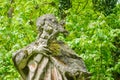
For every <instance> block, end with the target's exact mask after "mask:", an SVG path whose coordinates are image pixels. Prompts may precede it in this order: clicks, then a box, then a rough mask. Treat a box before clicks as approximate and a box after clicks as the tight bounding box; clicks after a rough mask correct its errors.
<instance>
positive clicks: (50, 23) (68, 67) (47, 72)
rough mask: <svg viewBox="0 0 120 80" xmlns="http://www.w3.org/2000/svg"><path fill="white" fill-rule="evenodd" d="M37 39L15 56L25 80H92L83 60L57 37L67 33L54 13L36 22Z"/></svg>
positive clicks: (14, 60)
mask: <svg viewBox="0 0 120 80" xmlns="http://www.w3.org/2000/svg"><path fill="white" fill-rule="evenodd" d="M36 25H37V28H38V31H39V34H38V37H37V40H36V41H35V42H33V43H31V44H30V45H28V46H26V47H24V48H23V49H20V50H18V51H17V52H15V53H14V54H13V62H14V64H15V67H16V68H17V70H18V71H19V73H20V75H21V76H22V78H23V80H89V73H88V72H87V70H86V67H85V64H84V62H83V60H82V58H81V57H79V56H78V55H76V53H75V52H74V51H73V50H72V49H71V48H70V47H68V46H67V44H65V43H64V42H62V41H58V40H57V39H56V38H57V37H58V34H59V33H63V34H66V33H67V31H66V30H65V29H64V28H63V26H62V25H61V24H60V23H58V22H57V20H56V18H55V17H54V16H53V15H51V14H46V15H44V16H41V17H40V18H38V20H37V23H36Z"/></svg>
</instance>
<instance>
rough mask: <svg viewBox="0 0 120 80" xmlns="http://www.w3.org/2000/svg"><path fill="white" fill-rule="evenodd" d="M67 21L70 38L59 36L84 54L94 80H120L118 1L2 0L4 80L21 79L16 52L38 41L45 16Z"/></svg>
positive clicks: (0, 70)
mask: <svg viewBox="0 0 120 80" xmlns="http://www.w3.org/2000/svg"><path fill="white" fill-rule="evenodd" d="M48 13H51V14H54V15H55V16H56V17H57V18H58V20H61V19H64V20H65V22H66V25H65V28H66V29H67V30H68V31H69V36H62V35H60V36H59V39H61V40H63V41H65V42H66V43H67V44H68V45H69V46H70V47H71V48H72V49H73V50H75V52H76V53H77V54H78V55H80V56H81V57H82V58H83V59H84V61H85V64H86V67H87V69H88V71H89V72H90V73H91V74H92V77H91V80H120V4H119V1H118V0H71V1H70V0H1V1H0V80H20V75H19V74H18V72H17V70H16V69H15V67H14V65H13V62H12V53H13V52H15V51H16V50H18V49H21V48H22V47H24V46H26V45H28V44H30V43H31V42H33V41H34V40H35V39H36V36H37V30H36V25H35V23H36V19H37V18H38V17H39V16H41V15H43V14H48Z"/></svg>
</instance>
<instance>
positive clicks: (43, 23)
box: [36, 14, 65, 34]
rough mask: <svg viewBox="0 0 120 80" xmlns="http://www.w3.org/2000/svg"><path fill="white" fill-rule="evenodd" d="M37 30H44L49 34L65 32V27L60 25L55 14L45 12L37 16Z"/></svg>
mask: <svg viewBox="0 0 120 80" xmlns="http://www.w3.org/2000/svg"><path fill="white" fill-rule="evenodd" d="M36 25H37V27H38V31H41V30H45V31H46V32H48V33H49V34H52V33H53V31H54V32H61V33H62V32H65V29H64V27H63V26H62V25H60V24H59V23H58V21H57V19H56V18H55V16H53V15H51V14H47V15H44V16H41V17H40V18H38V20H37V23H36Z"/></svg>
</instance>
